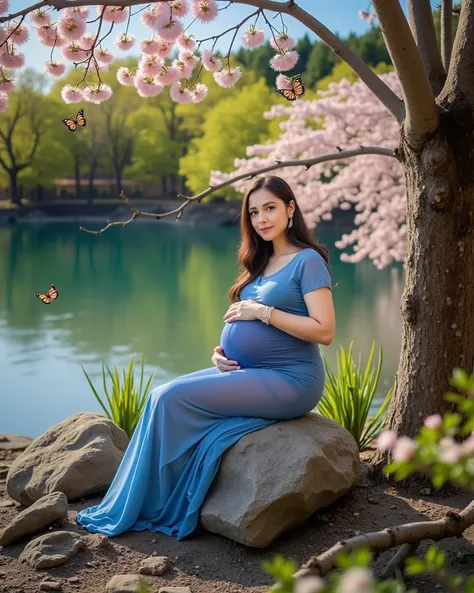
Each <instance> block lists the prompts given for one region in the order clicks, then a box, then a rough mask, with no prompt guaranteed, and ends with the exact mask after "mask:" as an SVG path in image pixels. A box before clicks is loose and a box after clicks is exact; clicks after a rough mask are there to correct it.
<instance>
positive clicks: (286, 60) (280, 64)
mask: <svg viewBox="0 0 474 593" xmlns="http://www.w3.org/2000/svg"><path fill="white" fill-rule="evenodd" d="M298 57H299V56H298V52H297V51H295V50H294V49H292V50H290V51H287V52H283V53H281V54H276V55H275V56H273V58H272V59H271V60H270V66H271V67H272V68H273V70H277V71H278V72H284V71H285V70H291V69H292V68H294V67H295V66H296V63H297V62H298Z"/></svg>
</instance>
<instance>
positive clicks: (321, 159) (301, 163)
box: [80, 146, 397, 235]
mask: <svg viewBox="0 0 474 593" xmlns="http://www.w3.org/2000/svg"><path fill="white" fill-rule="evenodd" d="M362 154H379V155H382V156H389V157H393V158H397V156H396V153H395V151H394V150H393V149H391V148H384V147H381V146H360V147H359V148H355V149H352V150H341V151H338V152H335V153H331V154H324V155H320V156H317V157H313V158H310V159H300V160H292V161H276V162H275V163H274V164H272V165H267V166H266V167H262V168H261V169H256V170H255V171H252V172H248V173H241V174H240V175H236V176H235V177H232V178H230V179H227V181H223V182H222V183H219V184H218V185H211V186H210V187H208V188H207V189H206V190H204V191H202V192H201V193H199V194H197V195H195V196H189V197H188V196H183V195H182V194H178V198H184V199H185V201H184V202H183V203H182V204H181V206H179V207H178V208H175V209H174V210H170V211H169V212H163V213H162V214H156V213H154V212H142V211H141V210H138V209H137V208H135V206H133V204H132V203H131V202H130V200H129V199H128V198H127V197H126V196H125V194H124V193H123V192H122V193H121V194H120V197H121V199H122V200H123V201H124V202H125V204H127V206H128V207H129V208H130V210H131V212H132V216H131V217H130V218H129V219H128V220H125V221H114V222H110V221H109V222H107V225H106V226H105V227H103V228H102V229H100V230H98V231H91V230H89V229H86V228H84V227H80V230H81V231H85V232H86V233H91V234H92V235H100V234H101V233H103V232H104V231H106V230H108V229H109V228H111V227H113V226H119V225H120V226H122V227H124V226H127V225H128V224H130V223H131V222H132V221H134V220H135V218H138V217H139V216H145V217H148V218H154V219H155V220H159V219H160V218H167V217H168V216H174V215H175V214H176V220H179V219H180V218H181V216H182V214H183V210H184V209H185V208H186V206H189V204H191V203H192V202H200V201H201V200H202V199H203V198H205V197H207V196H209V195H211V194H213V193H215V192H216V191H218V190H219V189H221V188H223V187H227V186H228V185H232V184H233V183H235V182H237V181H240V180H241V179H245V178H248V179H252V178H253V177H255V176H256V175H260V174H261V173H267V172H268V171H274V170H275V169H282V168H284V167H305V168H306V169H305V170H306V171H307V170H308V169H310V168H311V167H313V166H314V165H318V164H319V163H326V162H328V161H335V160H339V161H341V160H345V159H347V158H350V157H353V156H358V155H362Z"/></svg>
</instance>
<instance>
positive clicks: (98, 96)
mask: <svg viewBox="0 0 474 593" xmlns="http://www.w3.org/2000/svg"><path fill="white" fill-rule="evenodd" d="M82 94H83V96H84V99H85V100H86V101H89V103H95V104H97V105H99V104H100V103H103V102H104V101H107V100H108V99H110V97H111V96H112V89H111V87H110V86H109V85H108V84H103V83H102V84H98V85H96V86H92V85H91V86H88V87H86V88H85V89H84V90H83V92H82Z"/></svg>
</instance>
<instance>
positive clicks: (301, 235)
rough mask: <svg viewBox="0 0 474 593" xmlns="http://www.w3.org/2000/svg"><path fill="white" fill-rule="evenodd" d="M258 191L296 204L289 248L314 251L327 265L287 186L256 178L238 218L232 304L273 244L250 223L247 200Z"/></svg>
mask: <svg viewBox="0 0 474 593" xmlns="http://www.w3.org/2000/svg"><path fill="white" fill-rule="evenodd" d="M257 189H267V190H268V191H270V192H271V193H272V194H273V195H274V196H275V197H277V198H279V199H280V200H283V201H284V202H285V204H286V205H289V204H290V201H291V200H294V202H295V211H294V214H293V226H292V227H291V229H287V233H288V235H287V238H288V241H289V242H290V243H291V245H294V246H295V247H301V248H306V247H310V248H311V249H314V250H315V251H317V252H318V253H319V254H320V255H322V257H323V258H324V260H325V261H326V263H328V262H329V258H328V250H327V249H326V247H324V246H323V245H321V244H320V243H318V242H317V241H316V240H315V239H314V238H313V236H312V234H311V231H310V230H309V229H308V227H307V226H306V223H305V221H304V218H303V214H302V213H301V210H300V208H299V206H298V203H297V201H296V198H295V194H294V193H293V190H292V189H291V187H290V186H289V185H288V183H287V182H286V181H285V180H284V179H282V178H281V177H276V176H275V175H268V176H266V177H260V178H257V179H256V180H255V181H254V182H253V183H252V185H251V186H250V187H249V188H248V190H247V193H246V194H245V197H244V200H243V202H242V211H241V216H240V233H241V239H240V245H239V250H238V254H237V259H238V261H239V263H240V266H241V271H240V273H239V275H238V277H237V279H236V281H235V284H234V285H233V286H232V288H231V289H230V290H229V298H230V300H231V301H232V302H233V303H235V302H236V301H239V300H240V292H241V291H242V288H243V287H244V286H245V285H246V284H248V283H249V282H252V280H254V279H255V278H256V277H257V276H258V275H259V274H261V273H262V272H263V270H264V269H265V267H266V265H267V264H268V261H269V259H270V256H271V255H273V244H272V242H271V241H264V240H263V239H262V238H261V237H260V235H259V234H258V233H257V232H256V231H255V229H254V228H253V226H252V222H251V221H250V214H249V198H250V196H251V195H252V193H253V192H254V191H256V190H257Z"/></svg>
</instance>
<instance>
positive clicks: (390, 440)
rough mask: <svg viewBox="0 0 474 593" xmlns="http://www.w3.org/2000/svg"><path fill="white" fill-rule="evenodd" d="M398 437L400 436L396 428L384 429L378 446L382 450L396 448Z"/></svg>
mask: <svg viewBox="0 0 474 593" xmlns="http://www.w3.org/2000/svg"><path fill="white" fill-rule="evenodd" d="M397 439H398V436H397V433H396V432H395V431H394V430H384V431H383V432H382V433H380V435H379V437H378V439H377V446H378V448H379V449H380V450H382V451H391V450H392V449H393V448H394V446H395V444H396V442H397Z"/></svg>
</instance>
